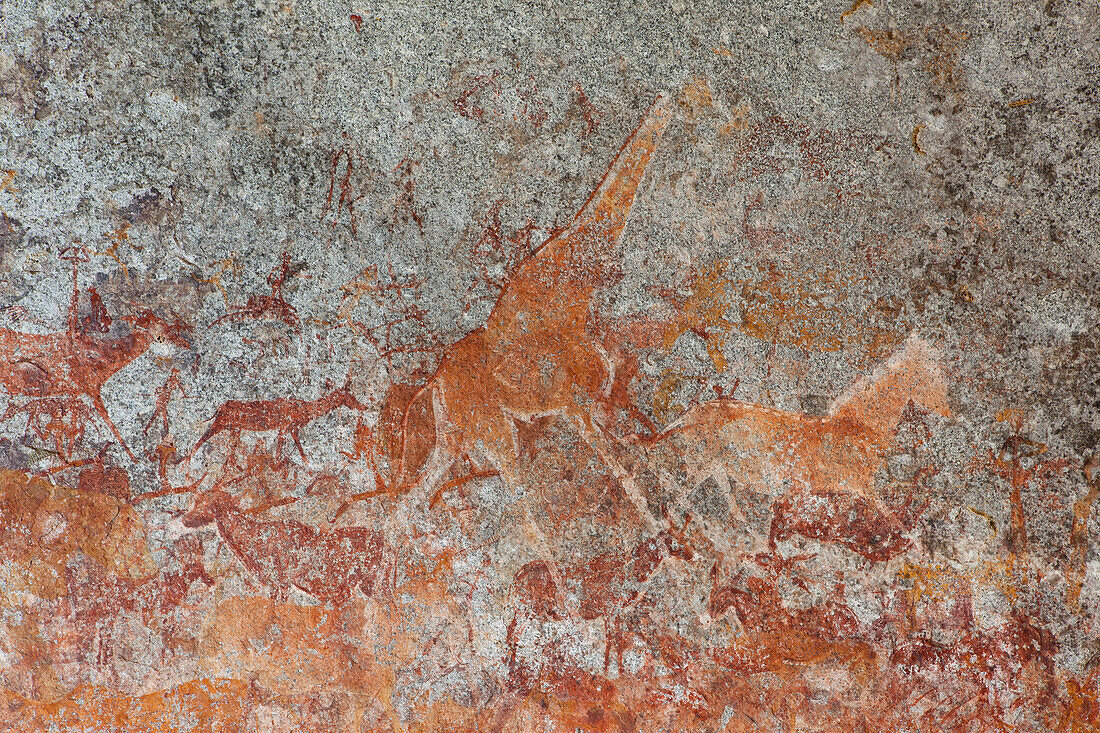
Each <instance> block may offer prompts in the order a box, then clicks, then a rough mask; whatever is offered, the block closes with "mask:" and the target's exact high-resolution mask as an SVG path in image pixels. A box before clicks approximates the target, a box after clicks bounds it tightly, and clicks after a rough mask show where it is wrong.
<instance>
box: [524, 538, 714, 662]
mask: <svg viewBox="0 0 1100 733" xmlns="http://www.w3.org/2000/svg"><path fill="white" fill-rule="evenodd" d="M685 524H686V522H685ZM669 557H675V558H679V559H680V560H683V561H685V562H691V560H692V559H694V554H693V553H692V551H691V549H690V547H689V546H688V543H687V541H686V538H685V536H684V533H683V529H682V528H681V529H675V528H673V527H669V528H667V529H664V530H661V531H660V532H658V533H657V534H656V535H654V536H653V537H650V538H649V539H646V540H643V541H642V542H641V543H639V544H638V546H637V547H635V548H634V550H633V551H632V552H631V553H629V554H626V553H604V554H601V555H597V556H596V557H594V558H592V559H591V560H588V561H587V562H584V563H579V564H576V565H571V566H560V565H559V566H558V568H557V571H558V572H560V574H561V577H562V582H563V583H565V584H566V585H567V586H572V589H575V591H576V594H577V596H578V598H579V599H580V605H579V607H578V609H577V614H578V615H579V616H580V617H581V618H582V619H584V620H586V621H594V620H596V619H600V618H602V619H603V621H604V628H605V638H606V644H605V647H604V672H605V673H606V672H607V670H608V669H609V668H610V666H611V653H612V649H614V651H615V655H616V660H617V662H618V665H619V669H622V663H623V637H624V634H623V629H622V617H623V615H624V614H626V613H627V612H629V611H630V609H632V608H633V607H634V606H635V605H636V604H637V603H638V601H640V600H641V599H642V596H643V595H644V594H645V589H646V587H647V586H648V583H649V579H650V578H651V577H653V574H654V573H656V572H657V569H658V568H659V567H660V566H661V563H663V562H664V561H665V559H666V558H669ZM554 572H555V571H554V569H553V568H551V567H550V565H549V564H548V563H547V562H545V561H543V560H535V561H532V562H529V563H527V564H526V565H524V566H523V567H522V568H520V570H519V572H518V573H516V576H515V578H514V580H513V588H514V591H515V593H516V596H517V598H518V599H519V600H520V602H521V604H522V606H523V608H524V609H525V610H526V611H527V612H528V613H529V614H531V615H533V616H534V617H536V618H541V619H555V620H560V619H561V618H563V608H562V606H561V601H560V599H559V597H558V591H559V588H558V584H557V582H556V581H555V579H554ZM513 623H514V622H513Z"/></svg>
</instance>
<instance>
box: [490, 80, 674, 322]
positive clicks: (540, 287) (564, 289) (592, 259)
mask: <svg viewBox="0 0 1100 733" xmlns="http://www.w3.org/2000/svg"><path fill="white" fill-rule="evenodd" d="M670 116H671V115H670V112H669V110H668V109H667V107H666V106H665V103H664V100H658V101H657V103H655V104H654V105H653V107H652V108H650V110H649V112H648V113H647V115H646V117H645V118H644V119H643V120H642V122H641V123H640V124H639V125H638V127H637V128H636V129H635V130H634V132H633V133H632V134H631V136H630V137H629V138H628V139H627V141H626V142H625V143H624V144H623V147H622V149H621V150H620V151H619V154H618V156H617V157H616V158H615V160H614V162H613V163H612V164H611V166H610V168H608V171H607V173H606V174H605V175H604V177H603V180H602V181H601V182H600V184H599V186H598V187H597V188H596V190H595V191H593V192H592V194H591V195H590V196H589V197H588V200H587V201H585V203H584V205H583V206H582V207H581V209H580V211H579V212H577V214H576V216H575V217H573V220H572V221H571V222H570V223H569V224H568V225H566V226H565V227H564V228H563V229H562V230H560V231H558V232H556V233H554V234H553V235H551V236H550V238H549V239H547V240H546V242H544V243H543V244H542V246H540V247H539V248H538V249H537V250H535V252H534V253H533V254H532V255H531V256H530V257H528V258H527V259H526V260H525V261H524V262H523V263H522V264H521V265H520V267H519V268H518V270H517V271H516V274H515V276H514V277H513V278H512V280H511V282H510V283H509V284H508V285H507V286H506V287H505V289H504V292H503V293H501V297H500V299H499V300H498V301H497V305H496V307H495V308H494V309H493V313H492V314H491V315H490V317H489V323H488V324H487V326H488V327H492V325H493V323H494V322H504V323H506V322H508V321H512V320H516V319H517V317H519V313H520V312H526V311H531V310H536V309H545V308H547V307H548V306H550V305H551V304H553V305H554V306H556V307H560V308H564V309H567V310H568V309H570V308H574V309H575V308H581V307H587V303H588V301H589V299H590V297H591V295H592V293H593V292H594V291H595V289H596V288H598V287H601V286H604V285H606V284H608V283H609V282H612V281H614V279H615V278H616V277H617V275H618V273H619V269H620V263H619V258H618V256H617V254H616V251H615V250H616V246H617V244H618V241H619V237H620V236H621V235H622V232H623V227H624V226H625V225H626V221H627V218H628V217H629V215H630V210H631V207H632V206H633V204H634V198H635V196H636V194H637V192H638V186H639V184H640V183H641V180H642V176H643V174H644V173H645V170H646V167H647V166H648V165H649V161H650V158H651V157H652V155H653V151H654V150H655V149H656V147H657V143H658V141H659V140H660V137H661V134H662V133H663V132H664V129H665V127H666V126H667V125H668V121H669V119H670Z"/></svg>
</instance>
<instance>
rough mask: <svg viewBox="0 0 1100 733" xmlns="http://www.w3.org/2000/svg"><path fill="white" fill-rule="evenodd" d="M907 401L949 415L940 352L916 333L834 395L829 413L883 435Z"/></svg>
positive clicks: (893, 424)
mask: <svg viewBox="0 0 1100 733" xmlns="http://www.w3.org/2000/svg"><path fill="white" fill-rule="evenodd" d="M910 402H913V403H914V404H915V405H918V406H920V407H923V408H924V409H926V410H931V411H933V412H935V413H937V414H939V415H941V416H943V417H947V416H949V415H950V414H951V410H950V408H949V407H948V404H947V383H946V380H945V379H944V375H943V369H942V368H941V366H940V354H939V352H938V351H937V350H936V349H935V348H933V347H932V346H931V344H929V343H928V342H927V341H925V340H924V339H922V338H920V337H919V336H917V335H916V334H913V335H911V336H909V338H908V339H906V341H905V345H904V346H903V347H902V348H901V350H899V351H898V352H896V353H895V354H894V355H893V356H891V357H890V358H889V359H887V360H886V362H885V363H884V364H882V365H880V366H879V367H878V368H876V369H875V370H874V371H873V372H872V373H871V375H870V376H869V377H864V378H863V379H860V380H858V381H856V382H854V383H853V384H852V385H851V386H850V387H848V389H847V390H845V391H844V393H842V394H841V395H840V396H839V397H837V399H836V400H835V401H834V402H833V404H832V406H831V407H830V408H829V415H830V416H831V417H833V418H840V419H851V420H854V421H858V422H861V423H863V424H864V425H866V426H867V427H869V428H871V429H872V430H874V431H875V432H876V433H878V434H879V435H887V434H888V433H890V432H891V431H893V429H894V428H895V427H896V426H897V424H898V421H899V420H900V419H901V415H902V413H903V412H904V411H905V409H906V407H908V405H909V403H910Z"/></svg>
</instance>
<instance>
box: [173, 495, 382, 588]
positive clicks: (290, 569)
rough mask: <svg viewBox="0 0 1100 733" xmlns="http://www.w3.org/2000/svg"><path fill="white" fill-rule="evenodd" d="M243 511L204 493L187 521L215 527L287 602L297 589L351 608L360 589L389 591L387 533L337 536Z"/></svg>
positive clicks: (351, 531) (353, 530) (226, 498)
mask: <svg viewBox="0 0 1100 733" xmlns="http://www.w3.org/2000/svg"><path fill="white" fill-rule="evenodd" d="M250 513H254V512H253V510H242V509H241V508H240V504H239V503H238V501H237V498H236V497H234V496H233V495H231V494H228V493H226V492H224V491H222V490H221V489H212V490H210V491H207V492H205V493H204V494H201V495H200V496H199V497H198V498H197V499H196V500H195V504H194V506H193V507H192V509H191V511H190V512H188V513H187V514H186V515H184V517H183V524H184V526H186V527H201V526H203V525H206V524H209V523H210V522H214V523H215V524H216V525H217V528H218V533H219V534H220V535H221V536H222V539H224V540H225V542H226V544H227V545H228V546H229V549H231V550H232V551H233V554H235V555H236V556H237V557H238V558H240V560H241V562H242V563H244V565H245V567H246V568H248V569H249V570H250V571H252V572H253V573H255V574H256V575H257V576H258V577H259V579H260V581H261V582H262V583H264V584H265V585H267V586H270V587H271V589H272V592H273V594H274V596H275V599H276V600H278V601H283V602H285V601H286V599H287V595H288V593H289V591H290V589H291V588H297V589H298V590H300V591H302V592H303V593H307V594H309V595H311V596H313V597H314V598H316V599H317V600H320V601H329V602H332V603H335V604H337V605H339V604H342V603H346V602H347V601H348V600H350V598H351V597H352V595H353V594H354V593H355V590H356V589H357V588H358V589H359V590H360V591H361V592H362V593H363V595H365V596H371V595H373V594H374V593H375V592H376V591H378V590H380V589H381V588H382V587H383V586H384V584H385V583H384V577H385V575H386V572H385V570H384V556H385V554H386V552H385V541H384V539H383V537H382V533H381V532H377V531H374V530H369V529H365V528H363V527H342V528H339V529H336V530H333V531H331V532H325V531H322V530H319V529H315V528H313V527H310V526H308V525H305V524H302V523H301V522H296V521H294V520H280V521H275V522H264V521H260V520H256V519H253V518H252V516H250Z"/></svg>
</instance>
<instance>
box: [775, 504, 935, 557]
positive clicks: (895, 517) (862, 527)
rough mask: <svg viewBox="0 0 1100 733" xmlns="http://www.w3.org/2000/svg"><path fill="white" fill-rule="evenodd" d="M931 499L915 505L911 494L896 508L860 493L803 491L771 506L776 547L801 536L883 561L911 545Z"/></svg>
mask: <svg viewBox="0 0 1100 733" xmlns="http://www.w3.org/2000/svg"><path fill="white" fill-rule="evenodd" d="M927 506H928V503H927V502H925V503H923V504H921V505H919V506H917V505H914V503H913V497H912V496H910V497H909V498H908V499H906V500H905V502H904V503H903V504H902V505H901V506H900V507H898V508H897V509H896V510H894V511H892V512H886V511H883V509H882V508H880V507H879V506H878V505H877V504H876V503H874V502H871V501H869V500H867V499H865V498H863V497H861V496H858V495H856V494H845V493H840V492H816V491H799V492H796V493H794V494H792V495H790V496H786V497H784V498H782V499H780V500H779V501H777V502H775V503H774V504H773V505H772V524H771V532H770V538H769V539H770V542H771V547H772V549H773V550H774V548H775V545H776V543H777V542H780V541H782V540H785V539H789V538H791V537H793V536H795V535H802V536H803V537H808V538H810V539H815V540H819V541H821V542H835V543H837V544H839V545H843V546H844V547H847V548H848V549H849V550H851V551H852V552H854V553H856V554H858V555H860V556H861V557H864V558H866V559H868V560H870V561H871V562H883V561H885V560H889V559H890V558H892V557H894V556H895V555H897V554H898V553H901V552H904V551H905V550H906V549H907V548H908V547H909V545H910V542H909V540H908V539H907V538H906V537H905V534H906V533H907V532H909V531H910V530H912V529H913V527H914V526H915V525H916V523H917V520H918V519H919V518H920V515H921V514H922V513H923V511H924V509H925V507H927Z"/></svg>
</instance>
